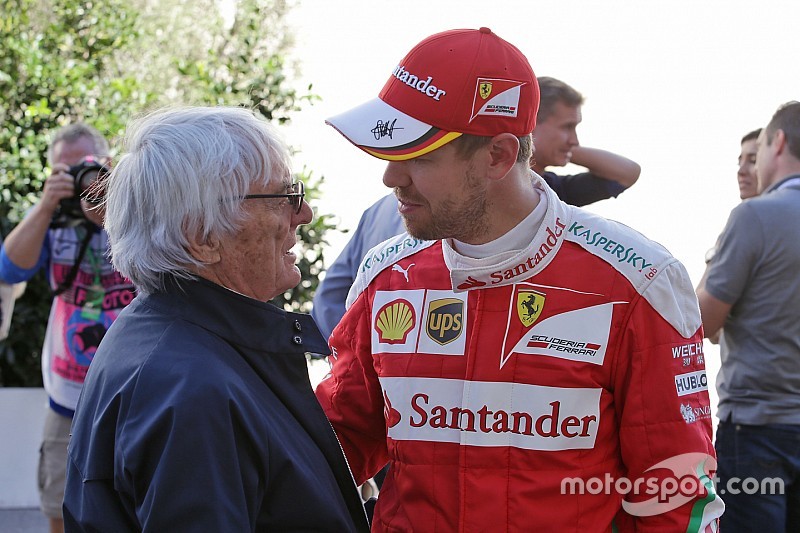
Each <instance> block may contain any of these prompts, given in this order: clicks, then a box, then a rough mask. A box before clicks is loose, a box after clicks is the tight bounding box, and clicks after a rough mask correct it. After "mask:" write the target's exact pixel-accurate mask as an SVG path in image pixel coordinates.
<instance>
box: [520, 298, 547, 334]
mask: <svg viewBox="0 0 800 533" xmlns="http://www.w3.org/2000/svg"><path fill="white" fill-rule="evenodd" d="M543 308H544V295H543V294H539V293H538V292H535V291H519V292H518V293H517V315H518V316H519V319H520V321H521V322H522V325H523V326H525V327H526V328H527V327H528V326H530V325H531V324H533V323H534V322H536V319H538V318H539V315H541V314H542V309H543Z"/></svg>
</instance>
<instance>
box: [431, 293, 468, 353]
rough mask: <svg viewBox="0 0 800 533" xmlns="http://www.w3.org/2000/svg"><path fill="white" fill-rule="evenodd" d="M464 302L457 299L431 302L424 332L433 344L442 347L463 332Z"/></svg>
mask: <svg viewBox="0 0 800 533" xmlns="http://www.w3.org/2000/svg"><path fill="white" fill-rule="evenodd" d="M463 315H464V302H463V301H461V300H459V299H458V298H443V299H441V300H433V301H432V302H431V304H430V306H429V307H428V320H427V322H426V325H425V332H426V333H427V334H428V337H430V338H431V339H432V340H433V341H434V342H436V343H438V344H440V345H442V346H444V345H445V344H449V343H451V342H453V341H454V340H456V339H457V338H458V337H459V336H460V335H461V332H462V331H463V329H464V328H463V321H462V318H463Z"/></svg>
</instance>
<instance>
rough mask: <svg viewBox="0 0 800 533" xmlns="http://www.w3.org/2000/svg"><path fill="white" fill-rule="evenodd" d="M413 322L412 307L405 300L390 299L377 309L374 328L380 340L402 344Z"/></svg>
mask: <svg viewBox="0 0 800 533" xmlns="http://www.w3.org/2000/svg"><path fill="white" fill-rule="evenodd" d="M415 323H416V315H415V313H414V307H413V306H412V305H411V304H410V303H409V302H408V301H407V300H403V299H398V300H392V301H391V302H389V303H387V304H386V305H384V306H383V307H382V308H381V310H380V311H378V315H377V318H376V319H375V330H376V331H377V332H378V339H379V340H380V342H385V343H386V344H404V343H405V342H406V338H407V337H408V333H409V332H410V331H411V330H412V329H414V324H415Z"/></svg>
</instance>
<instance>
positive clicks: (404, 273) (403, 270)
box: [392, 263, 416, 283]
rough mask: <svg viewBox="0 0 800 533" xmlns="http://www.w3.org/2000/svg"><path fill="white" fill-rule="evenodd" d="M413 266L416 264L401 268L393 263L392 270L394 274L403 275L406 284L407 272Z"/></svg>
mask: <svg viewBox="0 0 800 533" xmlns="http://www.w3.org/2000/svg"><path fill="white" fill-rule="evenodd" d="M415 264H416V263H411V264H410V265H408V268H403V267H401V266H400V265H399V264H397V263H395V264H394V265H392V270H394V271H395V272H400V273H401V274H402V275H403V277H404V278H406V283H408V271H409V270H411V267H413V266H414V265H415Z"/></svg>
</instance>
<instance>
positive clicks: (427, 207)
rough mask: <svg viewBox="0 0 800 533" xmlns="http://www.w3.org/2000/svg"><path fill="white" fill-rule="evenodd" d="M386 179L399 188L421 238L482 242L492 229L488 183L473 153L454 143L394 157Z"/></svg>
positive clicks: (402, 207)
mask: <svg viewBox="0 0 800 533" xmlns="http://www.w3.org/2000/svg"><path fill="white" fill-rule="evenodd" d="M383 183H384V184H385V185H386V186H387V187H392V188H394V191H395V195H396V196H397V199H398V209H399V211H400V215H401V216H402V217H403V222H404V223H405V226H406V229H407V230H408V232H409V233H410V234H411V235H413V236H414V237H417V238H418V239H425V240H435V239H446V238H455V239H458V240H460V241H463V242H468V243H477V242H480V239H481V236H482V235H484V234H486V232H487V231H488V224H487V222H488V221H487V204H486V197H485V192H486V183H485V180H483V179H481V177H480V176H477V175H476V173H475V170H474V165H473V163H472V158H470V159H463V158H461V157H459V156H458V155H457V153H456V149H455V148H454V147H453V145H452V143H449V144H445V145H444V146H442V147H441V148H438V149H437V150H434V151H433V152H430V153H428V154H425V155H423V156H420V157H417V158H414V159H410V160H408V161H393V162H390V163H389V164H388V165H387V167H386V171H385V172H384V174H383Z"/></svg>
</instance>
